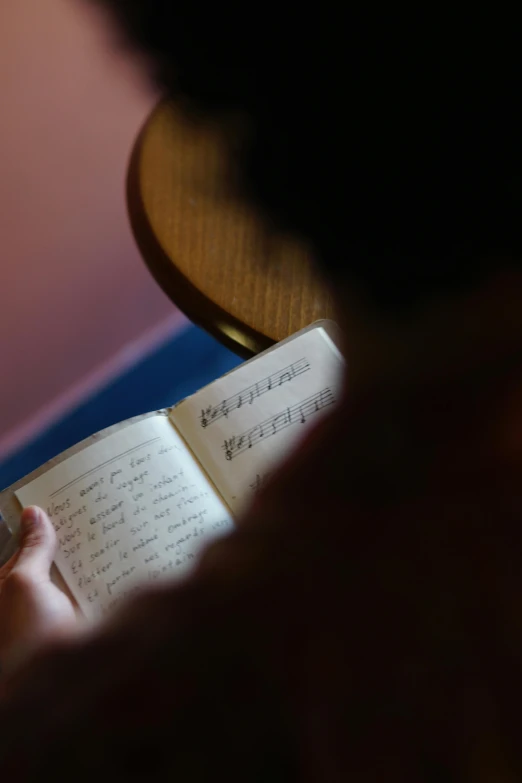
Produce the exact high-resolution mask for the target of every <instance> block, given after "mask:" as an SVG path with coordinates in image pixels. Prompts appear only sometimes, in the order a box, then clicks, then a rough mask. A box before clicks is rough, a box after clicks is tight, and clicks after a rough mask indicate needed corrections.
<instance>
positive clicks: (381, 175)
mask: <svg viewBox="0 0 522 783" xmlns="http://www.w3.org/2000/svg"><path fill="white" fill-rule="evenodd" d="M101 2H102V4H103V5H105V6H107V7H110V8H111V9H112V10H113V11H114V12H116V15H117V17H118V18H119V20H120V22H121V23H122V24H123V26H124V28H125V30H126V31H127V33H128V35H129V38H130V40H132V41H133V42H134V43H136V44H138V45H139V46H140V47H141V48H142V49H143V50H144V51H145V52H146V53H147V54H148V55H149V56H150V59H151V62H152V63H153V66H154V69H155V77H156V79H157V80H158V81H159V82H160V83H161V84H162V85H164V86H165V87H166V88H167V90H168V91H169V92H170V93H172V94H173V95H177V96H180V97H183V98H184V99H185V100H187V99H188V100H189V101H190V103H191V104H192V106H195V107H197V108H198V110H199V111H200V112H203V114H204V115H205V116H207V115H213V116H217V117H219V116H220V115H221V114H223V113H226V112H228V111H229V110H232V111H239V112H241V113H242V114H244V115H246V117H247V118H248V120H249V127H250V133H249V137H248V144H247V145H246V146H245V148H244V150H243V157H242V160H241V169H242V176H243V187H244V189H245V193H246V194H247V195H248V196H250V197H251V198H253V199H255V201H256V202H257V204H258V206H260V207H261V208H262V209H263V211H264V212H265V213H266V214H267V215H269V216H270V217H271V218H272V219H273V220H274V221H275V223H276V224H277V225H280V226H281V227H282V228H284V229H289V230H290V231H292V232H294V233H296V234H299V235H301V236H304V237H305V238H306V239H308V240H309V242H310V243H311V244H312V246H313V248H314V249H315V252H316V255H317V258H318V260H319V262H320V263H321V264H322V266H323V268H324V269H325V270H326V272H327V274H328V275H329V276H330V277H332V278H334V280H340V279H343V278H344V279H347V280H349V281H352V283H353V284H355V285H358V286H359V287H360V288H361V289H362V290H364V291H366V292H367V293H369V294H371V295H372V297H373V298H374V300H375V301H376V302H377V303H378V304H379V306H381V307H386V308H388V309H393V310H395V311H398V310H400V309H403V308H405V307H408V306H410V305H413V304H415V303H417V302H419V301H420V300H422V299H425V298H426V297H431V296H433V295H435V294H437V293H438V292H439V291H451V290H455V289H458V288H461V287H469V286H470V285H472V284H473V283H474V282H475V281H477V280H479V279H480V278H481V277H483V276H484V275H485V274H488V273H490V272H491V271H492V270H493V268H494V265H495V264H498V263H506V261H507V260H509V259H516V260H517V262H518V258H519V257H521V258H522V242H521V239H520V229H519V223H520V221H521V219H522V199H521V196H522V181H521V154H522V153H521V150H522V134H521V132H520V131H521V123H520V118H519V113H520V112H519V108H518V105H517V104H518V102H519V88H518V79H519V77H518V74H519V71H520V67H519V65H520V63H519V61H520V59H521V58H520V55H519V49H520V47H519V46H518V44H517V43H516V42H514V43H515V46H514V47H513V48H512V47H510V45H509V42H508V41H507V39H506V37H505V36H501V37H500V38H499V34H498V31H495V30H494V25H493V24H492V20H491V18H488V17H487V16H484V18H483V19H481V18H480V12H478V11H477V10H476V9H475V10H474V12H473V20H472V22H469V21H468V20H464V22H462V20H458V19H457V18H456V16H455V15H453V16H452V17H448V18H446V19H443V20H442V21H440V20H439V22H438V27H436V26H435V25H436V21H435V19H433V18H431V19H428V20H419V19H414V18H412V17H411V16H408V22H407V23H405V22H404V20H401V19H399V18H398V17H397V16H394V14H396V12H395V11H394V12H393V13H392V14H391V15H390V16H389V18H387V19H384V18H383V17H382V16H379V17H377V16H374V18H371V19H369V20H368V21H366V22H363V21H362V20H361V19H360V18H356V17H355V15H352V14H351V13H350V14H348V12H347V11H346V10H345V9H346V5H345V4H343V3H340V2H333V0H322V2H321V3H320V4H318V3H316V4H308V6H307V5H306V4H305V3H302V4H300V5H301V7H300V8H299V9H298V10H296V11H295V13H292V8H293V4H291V3H288V2H285V1H284V0H279V2H277V3H273V2H271V0H266V1H265V2H264V3H256V4H248V3H237V2H227V1H226V0H222V2H220V3H209V4H208V5H207V4H205V5H202V4H200V3H198V2H196V1H195V0H193V1H192V2H184V3H183V2H181V1H177V0H171V1H169V0H101ZM374 14H377V11H376V10H375V9H374ZM350 17H351V18H350ZM515 27H516V25H515Z"/></svg>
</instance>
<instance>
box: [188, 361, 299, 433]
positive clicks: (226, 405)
mask: <svg viewBox="0 0 522 783" xmlns="http://www.w3.org/2000/svg"><path fill="white" fill-rule="evenodd" d="M309 369H310V363H309V361H308V359H304V358H303V359H299V360H298V361H297V362H293V364H290V365H289V366H288V367H284V368H283V369H282V370H278V371H277V372H275V373H273V374H272V375H269V376H268V377H267V378H263V379H262V380H261V381H258V382H257V383H254V384H252V386H248V388H246V389H243V390H242V391H240V392H238V393H237V394H234V396H233V397H229V398H228V399H226V400H222V402H220V403H219V405H213V406H212V405H211V406H209V407H208V408H205V409H204V410H202V411H201V414H200V417H199V421H200V424H201V426H202V427H203V428H205V427H209V426H210V425H211V424H213V423H214V422H215V421H218V420H219V419H221V418H222V417H223V416H224V417H225V418H227V419H228V416H229V414H230V413H231V412H232V411H234V410H237V409H238V408H241V407H242V406H243V405H252V403H253V402H254V400H257V399H258V398H259V397H261V395H263V394H266V393H267V392H269V391H272V389H275V388H278V387H279V386H282V385H283V384H284V383H289V382H290V381H293V380H294V378H297V377H298V376H299V375H302V374H303V373H305V372H308V370H309Z"/></svg>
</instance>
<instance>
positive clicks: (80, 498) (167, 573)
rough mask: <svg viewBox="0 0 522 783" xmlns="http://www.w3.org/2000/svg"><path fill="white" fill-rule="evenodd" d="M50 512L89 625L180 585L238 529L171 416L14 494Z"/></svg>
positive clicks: (112, 438) (105, 443)
mask: <svg viewBox="0 0 522 783" xmlns="http://www.w3.org/2000/svg"><path fill="white" fill-rule="evenodd" d="M16 496H17V498H18V500H19V501H20V503H21V504H22V506H24V507H25V506H30V505H38V506H41V507H42V508H45V509H46V510H47V513H48V514H49V517H50V519H51V522H52V523H53V525H54V528H55V530H56V532H57V535H58V541H59V549H58V552H57V555H56V564H57V566H58V568H59V570H60V572H61V574H62V576H63V578H64V579H65V581H66V583H67V585H68V587H69V589H70V590H71V592H72V594H73V596H74V598H75V599H76V601H77V602H78V604H79V606H80V609H81V610H82V611H83V613H84V614H85V616H86V617H88V618H93V619H94V618H96V617H99V616H102V615H104V614H106V613H107V612H108V611H110V610H111V609H112V608H114V607H115V606H116V605H117V604H119V603H120V602H121V601H122V600H123V599H124V598H125V597H127V596H129V595H130V594H131V593H132V592H134V591H135V590H137V589H139V588H140V586H142V585H144V584H147V583H152V582H155V581H156V580H158V579H162V578H171V579H175V578H180V577H182V576H183V575H185V574H186V573H187V570H189V569H190V567H191V566H192V565H193V564H194V562H195V560H196V557H197V555H198V553H199V552H200V551H201V549H202V547H203V545H204V544H206V543H207V542H208V541H209V540H211V539H212V538H213V537H214V536H216V535H219V534H220V533H222V532H225V531H227V530H228V529H230V528H231V525H232V522H231V519H230V515H229V512H228V510H227V509H226V508H225V506H224V505H223V504H222V502H221V501H220V499H219V498H218V496H217V495H216V493H215V490H214V489H213V488H212V486H211V485H210V483H209V482H208V480H207V478H206V477H205V476H204V474H203V473H202V472H201V470H200V468H199V467H198V465H197V463H196V462H195V460H194V459H193V457H192V455H191V454H190V452H189V451H188V449H187V447H186V446H185V444H184V442H183V440H182V438H180V436H179V435H178V434H177V433H176V431H175V429H174V427H173V426H172V424H171V423H170V421H169V420H168V418H166V417H165V416H164V415H157V416H153V417H151V418H148V419H145V420H143V421H139V422H137V423H136V424H132V425H130V426H129V427H127V428H124V429H122V430H120V431H118V432H116V433H114V434H113V435H109V436H108V437H107V438H105V439H103V440H101V441H98V442H96V443H94V444H93V445H91V446H88V447H87V448H86V449H84V450H83V451H81V452H79V453H78V454H75V455H74V456H72V457H70V458H69V459H68V460H66V461H65V462H62V463H61V464H60V465H57V466H56V467H54V468H51V470H49V471H48V472H47V473H44V474H43V475H42V476H40V477H39V478H37V479H35V480H34V481H32V482H31V483H29V484H27V485H26V486H24V487H22V488H21V489H19V490H18V491H17V492H16Z"/></svg>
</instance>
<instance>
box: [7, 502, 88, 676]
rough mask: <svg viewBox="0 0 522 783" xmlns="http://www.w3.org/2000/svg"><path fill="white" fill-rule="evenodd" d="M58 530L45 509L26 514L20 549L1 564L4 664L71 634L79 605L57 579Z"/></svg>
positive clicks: (12, 665) (14, 661)
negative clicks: (52, 573) (53, 577)
mask: <svg viewBox="0 0 522 783" xmlns="http://www.w3.org/2000/svg"><path fill="white" fill-rule="evenodd" d="M56 544H57V542H56V534H55V531H54V528H53V526H52V524H51V522H50V520H49V518H48V517H47V515H46V514H45V513H44V512H43V511H42V510H41V509H39V508H27V509H26V510H25V511H24V512H23V514H22V522H21V541H20V548H19V550H18V551H17V552H16V553H15V554H14V555H13V557H12V558H11V559H10V560H9V562H7V563H6V564H5V565H4V566H2V568H0V668H1V669H2V671H5V670H6V669H10V668H13V667H15V666H16V665H17V664H18V663H20V662H21V661H22V660H24V659H25V658H26V657H27V656H28V655H30V654H31V653H33V652H34V651H35V650H36V649H37V648H38V647H39V646H40V645H42V644H44V643H46V642H49V641H52V640H53V639H54V638H55V637H57V636H63V635H67V634H69V633H70V632H71V631H72V629H73V628H74V626H75V625H76V618H75V612H74V608H73V606H72V604H71V602H70V601H69V599H68V598H67V596H66V595H65V594H64V593H63V592H62V591H61V590H60V589H59V588H58V587H56V585H54V584H53V583H52V582H51V579H50V569H51V565H52V562H53V559H54V555H55V551H56Z"/></svg>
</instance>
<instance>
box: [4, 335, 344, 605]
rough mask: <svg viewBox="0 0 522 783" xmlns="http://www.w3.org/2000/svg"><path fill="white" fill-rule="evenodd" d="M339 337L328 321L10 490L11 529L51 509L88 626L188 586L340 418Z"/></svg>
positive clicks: (64, 572)
mask: <svg viewBox="0 0 522 783" xmlns="http://www.w3.org/2000/svg"><path fill="white" fill-rule="evenodd" d="M334 329H335V325H333V326H332V325H331V324H330V323H329V322H324V321H320V322H318V324H317V325H313V326H312V327H309V328H308V329H306V330H303V331H302V332H299V333H298V334H297V335H295V336H293V337H291V338H289V339H288V340H285V341H284V342H283V343H280V344H279V345H278V346H276V347H275V348H272V349H270V350H269V351H266V352H265V353H263V354H261V355H259V356H258V357H256V358H254V359H252V360H250V361H249V362H246V363H245V364H243V365H241V366H240V367H239V368H237V369H235V370H234V371H232V372H231V373H229V374H227V375H226V376H224V377H222V378H220V379H219V380H217V381H215V382H214V383H212V384H210V385H209V386H207V387H206V388H204V389H202V390H201V391H199V392H197V393H196V394H194V395H193V396H191V397H189V398H187V399H186V400H184V401H183V402H181V403H179V404H178V405H176V406H175V407H174V408H171V409H168V410H164V411H158V412H156V413H152V414H147V415H145V416H142V417H139V418H138V419H131V420H129V421H127V422H123V423H121V424H119V425H116V426H115V427H112V428H110V429H108V430H105V431H104V432H102V433H97V434H96V435H93V436H92V437H91V438H89V439H88V440H87V441H84V442H83V443H81V444H79V445H77V446H75V447H73V448H72V449H70V450H69V451H68V452H65V454H63V455H61V456H60V457H57V458H56V459H55V460H52V461H51V462H50V463H48V464H47V465H45V466H44V467H43V468H40V469H39V470H38V471H35V473H34V474H32V475H30V476H28V477H26V478H25V479H23V480H22V481H20V482H18V483H17V484H15V485H14V486H13V487H11V488H10V489H9V490H6V491H5V492H3V493H2V494H1V495H0V512H1V513H2V514H3V516H4V518H5V519H6V520H7V522H8V524H9V526H10V527H11V529H13V530H14V529H16V527H17V523H18V521H19V517H20V512H21V507H26V506H29V505H39V506H41V507H43V508H45V509H46V510H47V512H48V514H49V517H50V519H51V521H52V523H53V525H54V527H55V530H56V532H57V536H58V541H59V549H58V553H57V556H56V566H57V568H58V571H59V573H60V575H61V577H62V580H63V582H64V583H65V586H66V588H68V590H69V591H70V593H71V594H72V596H73V598H74V599H75V601H76V603H77V604H78V607H79V609H80V610H81V612H82V613H83V614H84V615H85V616H86V617H87V618H92V619H95V618H97V617H100V616H103V615H105V614H106V613H107V612H109V611H111V610H112V609H113V608H114V607H115V606H117V605H118V604H119V603H120V602H121V601H122V600H123V599H124V598H126V597H127V596H129V595H130V594H131V593H133V592H135V591H136V590H139V589H140V587H142V586H143V585H144V584H150V583H152V582H155V581H156V580H160V579H179V578H181V577H183V575H185V574H186V573H187V571H188V570H189V569H190V568H191V567H192V566H193V565H194V563H195V561H196V559H197V556H198V554H199V553H200V551H201V549H202V547H204V545H205V544H206V543H208V542H209V541H211V540H212V539H213V538H214V537H216V536H218V535H220V534H223V533H226V532H227V531H229V530H230V529H231V528H232V526H233V518H236V517H237V516H238V515H240V514H241V513H242V511H243V510H244V509H245V508H246V507H247V506H248V503H249V502H250V501H251V499H252V497H253V494H254V493H255V492H257V491H258V490H259V489H260V488H261V487H262V486H263V485H264V484H265V482H266V481H267V480H269V477H270V475H271V474H272V473H273V472H274V470H277V464H278V462H280V461H281V460H282V459H283V458H284V457H285V456H286V455H287V454H288V453H289V452H290V451H291V450H292V449H294V448H296V447H298V443H299V440H300V439H301V438H302V436H303V434H304V433H305V432H306V431H307V430H308V428H309V427H311V426H313V425H314V423H317V422H318V421H319V420H320V419H321V417H323V416H325V415H326V414H327V413H328V412H329V411H331V410H332V408H333V406H334V405H335V403H336V401H337V400H338V398H339V394H340V385H341V377H342V366H343V359H342V356H341V354H340V352H339V350H338V348H337V347H336V345H335V342H334V340H333V339H332V337H331V336H330V334H333V333H334V331H333V330H334ZM63 582H62V586H63Z"/></svg>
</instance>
